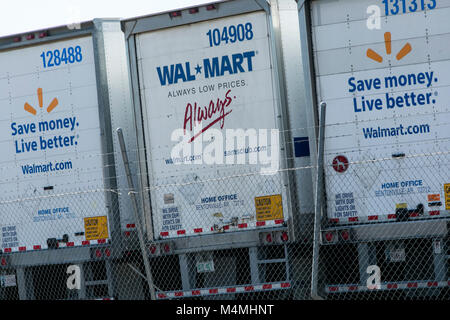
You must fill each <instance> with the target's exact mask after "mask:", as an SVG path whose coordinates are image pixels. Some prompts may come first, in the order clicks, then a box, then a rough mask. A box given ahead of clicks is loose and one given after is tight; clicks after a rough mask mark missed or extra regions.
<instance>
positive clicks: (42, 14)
mask: <svg viewBox="0 0 450 320" xmlns="http://www.w3.org/2000/svg"><path fill="white" fill-rule="evenodd" d="M0 1H2V2H3V3H2V9H1V10H0V37H1V36H6V35H11V34H16V33H23V32H27V31H33V30H37V29H43V28H48V27H54V26H61V25H66V24H70V23H74V22H80V21H86V20H91V19H93V18H106V17H108V18H129V17H136V16H143V15H147V14H151V13H156V12H161V11H167V10H172V9H176V8H182V7H188V6H193V5H198V4H202V3H207V2H213V1H212V0H38V1H36V0H12V1H11V0H0Z"/></svg>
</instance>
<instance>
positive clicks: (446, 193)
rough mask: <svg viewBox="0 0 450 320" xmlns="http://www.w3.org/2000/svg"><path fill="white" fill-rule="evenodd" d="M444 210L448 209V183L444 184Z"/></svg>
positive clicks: (449, 206) (449, 194)
mask: <svg viewBox="0 0 450 320" xmlns="http://www.w3.org/2000/svg"><path fill="white" fill-rule="evenodd" d="M444 195H445V210H450V183H447V184H444Z"/></svg>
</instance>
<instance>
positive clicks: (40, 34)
mask: <svg viewBox="0 0 450 320" xmlns="http://www.w3.org/2000/svg"><path fill="white" fill-rule="evenodd" d="M46 36H48V32H47V31H44V32H41V33H39V39H42V38H45V37H46Z"/></svg>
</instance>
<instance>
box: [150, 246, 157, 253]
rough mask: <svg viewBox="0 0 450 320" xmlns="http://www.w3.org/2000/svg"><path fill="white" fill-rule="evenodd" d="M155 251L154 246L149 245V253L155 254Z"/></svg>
mask: <svg viewBox="0 0 450 320" xmlns="http://www.w3.org/2000/svg"><path fill="white" fill-rule="evenodd" d="M155 252H156V246H151V247H150V253H151V254H155Z"/></svg>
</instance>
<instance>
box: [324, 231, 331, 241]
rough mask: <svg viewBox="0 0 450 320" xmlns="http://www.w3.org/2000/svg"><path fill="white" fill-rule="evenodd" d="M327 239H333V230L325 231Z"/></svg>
mask: <svg viewBox="0 0 450 320" xmlns="http://www.w3.org/2000/svg"><path fill="white" fill-rule="evenodd" d="M325 239H326V240H327V241H328V242H331V241H333V233H332V232H327V233H325Z"/></svg>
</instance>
